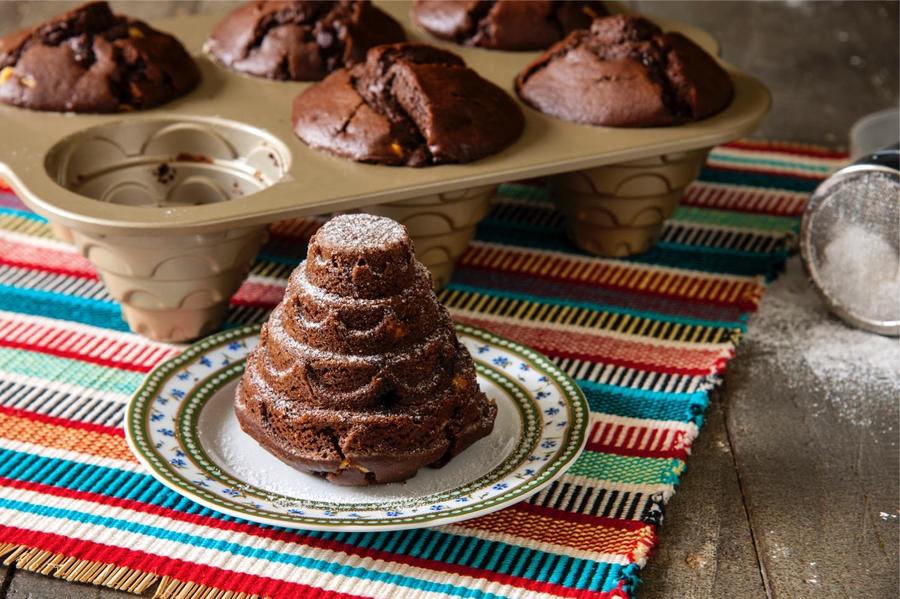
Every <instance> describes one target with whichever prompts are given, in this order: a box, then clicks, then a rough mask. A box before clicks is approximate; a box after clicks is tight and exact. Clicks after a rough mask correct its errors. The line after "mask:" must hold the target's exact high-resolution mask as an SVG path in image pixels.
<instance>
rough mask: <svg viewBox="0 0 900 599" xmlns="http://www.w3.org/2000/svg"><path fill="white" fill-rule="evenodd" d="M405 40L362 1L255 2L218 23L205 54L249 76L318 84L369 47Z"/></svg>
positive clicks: (395, 25) (396, 25)
mask: <svg viewBox="0 0 900 599" xmlns="http://www.w3.org/2000/svg"><path fill="white" fill-rule="evenodd" d="M405 39H406V34H405V33H404V31H403V26H402V25H400V23H398V22H397V21H395V20H394V19H393V18H391V17H390V16H389V15H388V14H387V13H385V12H384V11H382V10H381V9H379V8H377V7H375V6H373V5H372V3H371V2H369V1H368V0H340V1H339V2H334V1H329V2H326V1H322V0H319V1H311V0H307V1H295V2H269V1H265V2H264V1H257V2H248V3H247V4H244V5H243V6H241V7H240V8H238V9H236V10H234V11H233V12H231V13H230V14H228V15H227V16H226V17H225V18H224V19H222V21H221V22H219V24H218V25H217V26H216V28H215V29H214V30H213V32H212V34H211V35H210V36H209V39H208V40H207V42H206V51H207V52H209V54H211V55H212V56H213V57H214V58H215V59H216V60H218V61H219V62H220V63H222V64H223V65H224V66H226V67H228V68H230V69H233V70H235V71H240V72H242V73H247V74H249V75H255V76H257V77H268V78H269V79H287V80H293V81H318V80H319V79H322V78H323V77H325V75H327V74H328V73H330V72H332V71H334V70H336V69H339V68H341V67H345V66H350V65H353V64H356V63H358V62H362V61H363V60H365V58H366V51H367V50H368V49H369V48H371V47H373V46H377V45H380V44H391V43H395V42H402V41H404V40H405Z"/></svg>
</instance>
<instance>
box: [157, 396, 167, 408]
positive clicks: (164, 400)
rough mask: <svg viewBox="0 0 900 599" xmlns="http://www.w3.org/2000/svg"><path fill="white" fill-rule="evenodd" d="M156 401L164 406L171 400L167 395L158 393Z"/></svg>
mask: <svg viewBox="0 0 900 599" xmlns="http://www.w3.org/2000/svg"><path fill="white" fill-rule="evenodd" d="M156 403H158V404H159V405H161V406H164V405H166V404H167V403H169V400H168V399H166V398H165V397H163V396H162V395H157V396H156Z"/></svg>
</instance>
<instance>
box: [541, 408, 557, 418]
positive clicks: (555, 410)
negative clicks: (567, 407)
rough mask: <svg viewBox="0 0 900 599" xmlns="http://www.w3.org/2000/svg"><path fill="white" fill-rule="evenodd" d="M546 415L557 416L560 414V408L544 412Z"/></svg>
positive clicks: (548, 409)
mask: <svg viewBox="0 0 900 599" xmlns="http://www.w3.org/2000/svg"><path fill="white" fill-rule="evenodd" d="M544 414H546V415H547V416H556V415H557V414H559V408H547V409H546V410H544Z"/></svg>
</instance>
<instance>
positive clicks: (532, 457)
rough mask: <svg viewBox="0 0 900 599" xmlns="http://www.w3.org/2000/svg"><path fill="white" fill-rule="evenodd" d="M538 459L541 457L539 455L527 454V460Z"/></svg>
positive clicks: (533, 460) (534, 460)
mask: <svg viewBox="0 0 900 599" xmlns="http://www.w3.org/2000/svg"><path fill="white" fill-rule="evenodd" d="M540 459H541V456H539V455H530V456H528V461H529V462H537V461H538V460H540Z"/></svg>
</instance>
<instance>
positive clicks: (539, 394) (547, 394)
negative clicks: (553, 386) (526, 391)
mask: <svg viewBox="0 0 900 599" xmlns="http://www.w3.org/2000/svg"><path fill="white" fill-rule="evenodd" d="M551 395H553V394H552V393H550V392H549V391H538V392H537V393H535V394H534V398H535V399H544V398H547V397H550V396H551Z"/></svg>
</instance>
